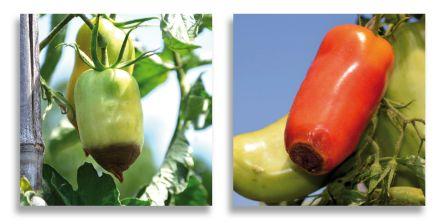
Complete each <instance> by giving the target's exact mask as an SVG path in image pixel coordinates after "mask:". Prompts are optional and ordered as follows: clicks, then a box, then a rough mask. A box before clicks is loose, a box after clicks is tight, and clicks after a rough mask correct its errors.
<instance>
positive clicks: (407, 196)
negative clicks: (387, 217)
mask: <svg viewBox="0 0 448 224" xmlns="http://www.w3.org/2000/svg"><path fill="white" fill-rule="evenodd" d="M380 192H381V191H380V190H375V191H374V192H373V195H372V198H379V196H380ZM389 193H390V201H389V204H388V205H394V206H418V205H425V195H424V193H423V191H422V189H420V188H415V187H391V188H390V191H389Z"/></svg>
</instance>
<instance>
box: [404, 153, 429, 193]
mask: <svg viewBox="0 0 448 224" xmlns="http://www.w3.org/2000/svg"><path fill="white" fill-rule="evenodd" d="M397 162H398V163H399V164H401V165H404V166H406V167H408V168H409V169H410V170H411V171H412V173H414V174H415V177H417V179H418V184H419V186H420V188H422V190H423V191H425V159H424V158H422V157H420V156H415V155H411V156H407V157H405V158H398V159H397Z"/></svg>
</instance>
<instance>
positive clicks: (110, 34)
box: [66, 18, 135, 127]
mask: <svg viewBox="0 0 448 224" xmlns="http://www.w3.org/2000/svg"><path fill="white" fill-rule="evenodd" d="M91 22H92V23H93V24H95V22H96V20H95V19H92V20H91ZM98 33H99V34H100V35H101V36H102V37H103V38H104V40H105V41H106V42H107V47H106V48H107V57H108V59H109V64H113V63H114V62H115V61H116V59H117V58H118V55H119V53H120V49H121V45H122V44H123V41H124V39H125V36H126V33H125V32H124V31H123V30H121V29H119V28H117V27H115V25H114V24H113V23H112V22H111V21H109V20H107V19H104V18H100V20H99V29H98ZM91 40H92V31H91V29H90V28H89V27H88V26H87V25H86V24H84V25H82V26H81V28H79V31H78V35H77V37H76V43H77V44H78V46H79V48H80V49H81V50H82V51H83V52H84V53H86V54H87V55H88V56H89V57H91V54H90V43H91ZM97 53H98V55H101V52H100V48H98V49H97ZM75 58H76V59H75V66H74V68H73V72H72V75H71V77H70V80H69V82H68V84H67V93H66V98H67V101H68V102H69V103H70V105H71V106H72V107H73V109H74V110H75V108H74V107H75V106H76V105H75V102H74V96H73V94H74V89H75V85H76V81H77V80H78V78H79V76H80V75H81V73H83V72H84V71H86V70H88V69H90V67H89V66H88V65H86V64H85V63H84V62H83V61H82V60H81V59H80V58H79V56H76V57H75ZM134 58H135V50H134V44H133V42H132V40H131V39H130V38H129V39H128V40H127V43H126V49H125V52H124V54H123V59H122V61H129V60H132V59H134ZM124 70H125V71H127V72H128V73H129V74H131V75H132V72H133V70H134V66H133V65H131V66H128V67H126V68H124ZM67 117H68V119H69V120H70V122H71V123H72V124H73V125H74V126H75V127H76V116H75V114H72V112H71V111H70V110H69V111H68V112H67Z"/></svg>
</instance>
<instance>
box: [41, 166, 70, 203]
mask: <svg viewBox="0 0 448 224" xmlns="http://www.w3.org/2000/svg"><path fill="white" fill-rule="evenodd" d="M42 176H43V186H42V189H43V197H44V199H45V201H47V203H48V204H49V205H78V203H79V200H78V199H79V198H78V195H77V194H76V192H75V191H74V190H73V188H72V186H71V185H70V183H69V182H68V181H67V180H65V179H64V178H63V177H62V176H61V175H60V174H59V173H58V172H56V170H55V169H53V168H52V167H51V166H49V165H47V164H44V166H43V170H42Z"/></svg>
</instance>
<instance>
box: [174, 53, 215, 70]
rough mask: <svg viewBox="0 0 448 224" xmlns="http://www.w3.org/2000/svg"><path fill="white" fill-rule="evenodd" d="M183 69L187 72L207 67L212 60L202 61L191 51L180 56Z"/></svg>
mask: <svg viewBox="0 0 448 224" xmlns="http://www.w3.org/2000/svg"><path fill="white" fill-rule="evenodd" d="M181 58H182V63H183V68H184V70H185V71H186V72H187V71H189V70H190V69H193V68H196V67H199V66H202V65H209V64H211V63H212V60H202V59H200V58H199V56H198V55H196V54H195V53H194V52H193V51H192V52H188V53H186V54H181Z"/></svg>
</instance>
